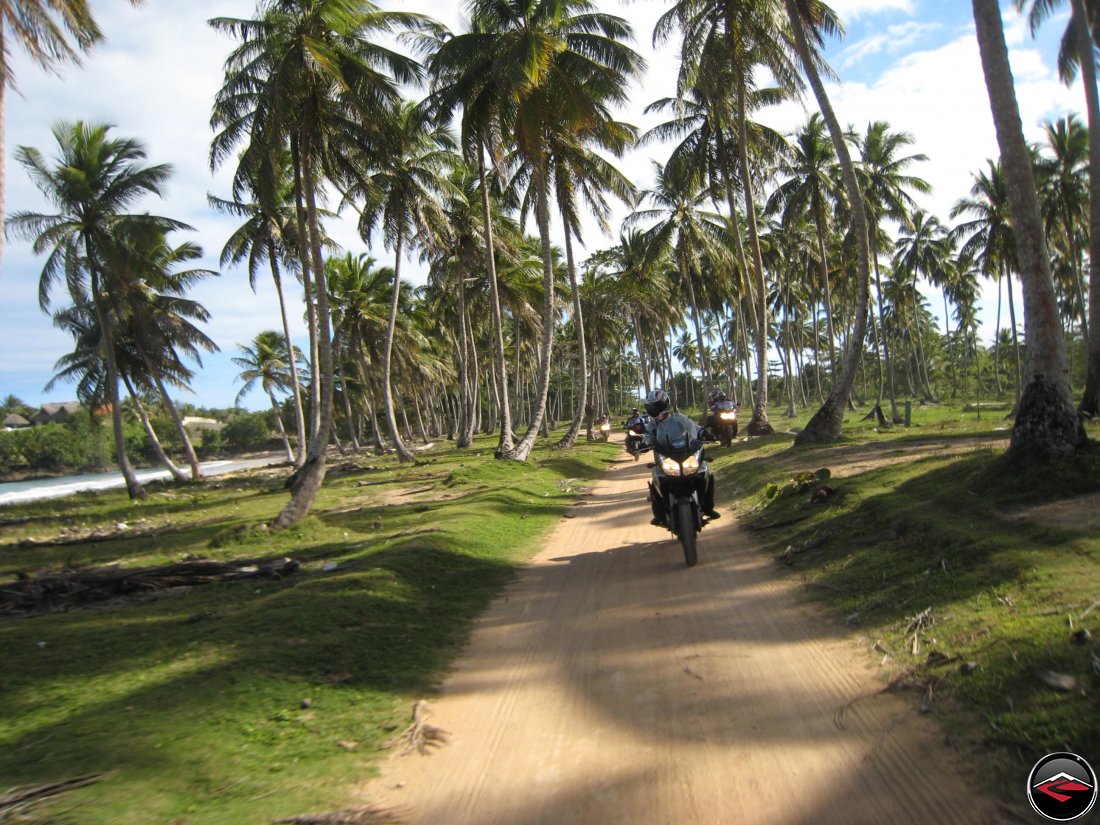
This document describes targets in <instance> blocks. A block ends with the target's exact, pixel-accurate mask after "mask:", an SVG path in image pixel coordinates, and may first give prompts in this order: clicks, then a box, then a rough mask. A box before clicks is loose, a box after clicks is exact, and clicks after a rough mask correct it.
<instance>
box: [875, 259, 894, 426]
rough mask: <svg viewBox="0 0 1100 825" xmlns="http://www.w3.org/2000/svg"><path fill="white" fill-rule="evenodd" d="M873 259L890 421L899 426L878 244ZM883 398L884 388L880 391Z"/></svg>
mask: <svg viewBox="0 0 1100 825" xmlns="http://www.w3.org/2000/svg"><path fill="white" fill-rule="evenodd" d="M871 258H872V260H873V261H874V262H875V295H876V297H877V299H878V329H879V336H880V338H879V344H880V346H881V349H882V360H883V361H885V362H886V380H887V382H888V384H887V386H888V387H889V389H890V420H891V421H893V422H894V423H895V424H897V423H898V422H899V421H900V420H901V419H900V417H899V416H898V402H897V397H898V391H897V382H896V381H895V379H894V359H893V358H892V357H891V355H890V336H889V335H887V334H886V312H885V310H884V308H883V300H882V275H881V272H880V269H879V264H878V244H877V243H875V242H874V241H872V242H871ZM878 394H879V398H880V399H881V398H882V388H881V387H880V388H879V391H878Z"/></svg>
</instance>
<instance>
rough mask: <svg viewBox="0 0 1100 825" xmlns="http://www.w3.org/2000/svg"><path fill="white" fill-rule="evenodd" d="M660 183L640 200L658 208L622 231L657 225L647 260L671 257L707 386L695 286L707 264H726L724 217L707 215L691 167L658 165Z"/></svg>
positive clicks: (705, 196)
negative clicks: (723, 259) (717, 261)
mask: <svg viewBox="0 0 1100 825" xmlns="http://www.w3.org/2000/svg"><path fill="white" fill-rule="evenodd" d="M653 168H654V172H655V173H656V181H655V182H654V186H653V188H652V189H647V190H645V191H644V192H642V194H641V199H642V200H643V201H645V200H649V201H651V202H652V203H653V204H654V206H653V208H650V209H639V210H637V211H635V212H633V213H632V214H630V215H628V216H627V218H626V220H625V221H624V222H623V226H624V227H626V228H629V227H631V226H633V225H635V224H638V223H648V222H651V221H657V222H656V223H655V224H654V225H653V226H651V227H650V228H649V229H648V230H647V232H646V245H647V247H648V260H649V261H650V263H651V265H652V262H653V261H655V260H656V259H658V258H662V257H666V256H667V257H668V258H669V259H670V260H672V261H673V262H674V266H675V268H676V272H677V273H678V275H679V278H680V288H681V289H682V290H683V291H684V294H686V297H687V300H688V307H689V309H690V310H691V319H692V324H693V326H694V328H695V343H696V347H697V352H698V353H699V356H700V359H701V360H700V366H701V367H702V376H703V382H704V383H705V384H708V385H709V383H710V381H711V365H710V359H709V357H708V352H707V349H706V346H705V344H704V342H703V323H702V319H701V317H700V303H699V301H698V300H697V295H696V289H695V283H696V281H697V280H698V279H699V278H700V275H701V273H702V265H703V258H704V257H708V258H711V259H716V258H721V257H722V254H723V253H722V251H721V243H722V241H723V240H724V233H723V229H722V223H721V220H720V218H719V216H718V215H717V214H715V213H713V212H709V211H707V210H704V209H703V208H702V207H703V205H704V204H705V203H706V202H707V201H708V200H709V193H708V192H707V190H706V189H705V188H704V187H703V185H702V183H703V182H702V180H701V179H700V177H699V175H698V174H697V173H696V172H695V171H694V170H692V169H691V168H689V167H688V165H687V164H686V163H683V162H677V161H676V160H673V161H670V163H666V164H665V165H664V166H661V165H660V164H657V163H654V164H653Z"/></svg>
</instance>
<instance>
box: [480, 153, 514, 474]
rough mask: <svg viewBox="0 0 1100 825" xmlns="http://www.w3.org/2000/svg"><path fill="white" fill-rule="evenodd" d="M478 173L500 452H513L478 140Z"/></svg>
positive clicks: (482, 157)
mask: <svg viewBox="0 0 1100 825" xmlns="http://www.w3.org/2000/svg"><path fill="white" fill-rule="evenodd" d="M477 173H478V180H479V181H480V183H481V222H482V232H483V233H484V234H485V260H486V264H487V266H488V270H489V299H490V300H489V304H490V310H491V312H492V314H493V346H494V349H495V355H496V364H495V366H496V381H497V383H498V384H499V386H500V404H499V405H498V407H497V410H498V412H499V419H500V420H499V424H500V444H499V445H498V446H497V455H498V456H504V455H507V454H509V453H511V452H512V450H513V448H514V444H513V441H512V410H511V407H510V405H509V402H508V367H507V364H506V363H505V359H504V316H503V313H502V312H501V309H500V291H499V290H498V289H497V263H496V251H495V248H494V247H493V216H492V211H491V210H490V209H489V185H488V182H487V180H486V175H485V151H484V146H483V145H482V144H481V143H478V147H477Z"/></svg>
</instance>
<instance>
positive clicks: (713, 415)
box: [702, 389, 729, 441]
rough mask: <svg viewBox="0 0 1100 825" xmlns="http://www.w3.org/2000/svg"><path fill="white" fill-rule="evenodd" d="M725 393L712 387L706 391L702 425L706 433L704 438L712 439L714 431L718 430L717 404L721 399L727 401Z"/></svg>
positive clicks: (713, 438)
mask: <svg viewBox="0 0 1100 825" xmlns="http://www.w3.org/2000/svg"><path fill="white" fill-rule="evenodd" d="M728 400H729V399H728V398H727V397H726V394H725V393H724V392H722V391H721V390H719V389H713V390H711V391H710V392H709V393H707V411H706V413H705V414H704V415H703V421H702V427H703V431H704V432H705V433H706V438H705V440H707V441H714V440H716V438H715V435H714V434H715V433H716V432H717V431H718V428H717V426H716V425H717V424H718V405H719V404H721V403H722V402H723V401H728Z"/></svg>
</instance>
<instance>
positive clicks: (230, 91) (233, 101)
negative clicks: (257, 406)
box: [211, 0, 431, 527]
mask: <svg viewBox="0 0 1100 825" xmlns="http://www.w3.org/2000/svg"><path fill="white" fill-rule="evenodd" d="M260 12H261V13H260V14H259V16H258V17H257V19H253V20H239V19H227V18H219V19H215V20H212V21H211V25H213V26H214V27H215V28H217V29H219V30H222V31H226V32H229V33H230V34H233V35H235V36H237V37H239V38H240V39H241V41H242V42H241V44H240V45H239V46H238V47H237V48H236V49H235V50H234V51H233V52H232V54H230V56H229V58H228V59H227V61H226V79H225V84H224V85H223V86H222V88H221V90H220V91H219V92H218V95H217V99H216V101H215V105H214V115H213V118H212V123H213V125H214V126H215V128H220V129H221V131H220V132H219V133H218V134H217V135H216V136H215V138H214V142H213V144H212V146H211V165H212V166H215V167H216V166H217V165H218V164H220V163H221V162H222V161H224V160H226V159H227V158H229V157H231V156H232V155H233V154H234V151H235V149H236V147H237V146H238V145H239V144H241V143H247V145H246V148H245V151H244V152H243V154H242V156H241V164H242V166H243V167H244V168H245V169H246V170H248V172H247V174H255V175H258V176H259V177H258V180H259V182H260V187H261V196H262V198H272V192H273V190H274V181H276V180H277V174H276V171H275V164H274V159H276V158H280V157H282V156H283V154H284V153H285V152H287V151H289V152H290V157H291V165H292V168H293V170H294V194H295V204H296V218H295V220H296V224H297V234H298V237H299V238H301V239H302V240H301V242H300V243H299V253H300V255H301V257H302V273H303V278H305V279H306V292H307V296H309V297H310V298H315V301H316V319H317V320H316V330H317V332H316V338H317V344H318V346H317V351H318V355H317V363H315V364H314V365H313V374H314V385H313V387H312V388H311V389H312V390H313V392H312V393H311V395H312V399H313V403H314V405H315V409H319V411H320V415H319V421H318V422H317V431H316V433H314V434H313V437H312V438H311V440H310V444H309V450H308V457H307V459H306V462H305V464H304V465H303V466H302V468H301V469H300V471H299V473H298V474H297V476H296V478H295V481H294V483H293V485H292V489H293V495H292V498H291V500H290V502H289V503H288V504H287V506H286V507H285V508H284V509H283V511H282V512H281V513H280V514H279V516H278V517H277V518H276V520H275V526H277V527H286V526H289V525H290V524H293V523H295V522H297V521H299V520H300V519H302V518H304V517H305V516H306V515H307V514H308V513H309V510H310V508H311V507H312V504H313V500H314V498H315V497H316V495H317V491H318V490H319V489H320V487H321V483H322V481H323V480H324V475H325V461H324V459H325V449H326V447H327V444H328V440H329V435H330V432H331V429H332V419H333V400H334V387H335V371H334V362H333V352H332V341H331V338H330V323H331V321H330V317H329V298H328V289H327V286H326V282H325V272H324V260H323V257H322V234H323V233H322V228H321V219H320V214H319V203H318V198H319V194H320V193H321V191H322V183H323V181H325V180H328V181H332V182H334V183H338V184H343V185H344V186H345V189H346V186H347V182H348V181H354V182H359V183H361V182H362V179H363V171H364V170H363V168H362V164H361V159H362V157H363V156H364V155H366V156H368V157H381V156H383V155H384V153H385V151H386V148H387V146H386V141H387V139H388V137H389V135H388V130H387V128H386V127H387V124H388V123H389V113H390V112H392V109H393V106H394V105H396V103H397V101H398V100H399V97H400V96H399V92H398V84H400V83H411V82H416V81H417V80H418V78H419V75H420V68H419V65H418V64H417V63H416V62H415V61H413V60H412V59H410V58H408V57H405V56H403V55H400V54H398V53H397V52H394V51H393V50H391V49H388V48H385V47H383V46H380V45H379V44H377V43H375V42H373V41H372V40H370V39H369V38H370V37H371V36H373V35H376V34H378V33H385V32H391V31H394V30H399V29H408V28H427V27H430V25H431V24H430V22H429V21H428V19H427V18H425V17H423V16H421V15H415V14H409V13H406V12H388V11H381V10H379V8H378V7H377V6H376V5H375V4H374V3H372V2H370V1H369V0H265V2H264V3H263V5H262V6H261V8H260ZM318 389H319V392H318Z"/></svg>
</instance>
